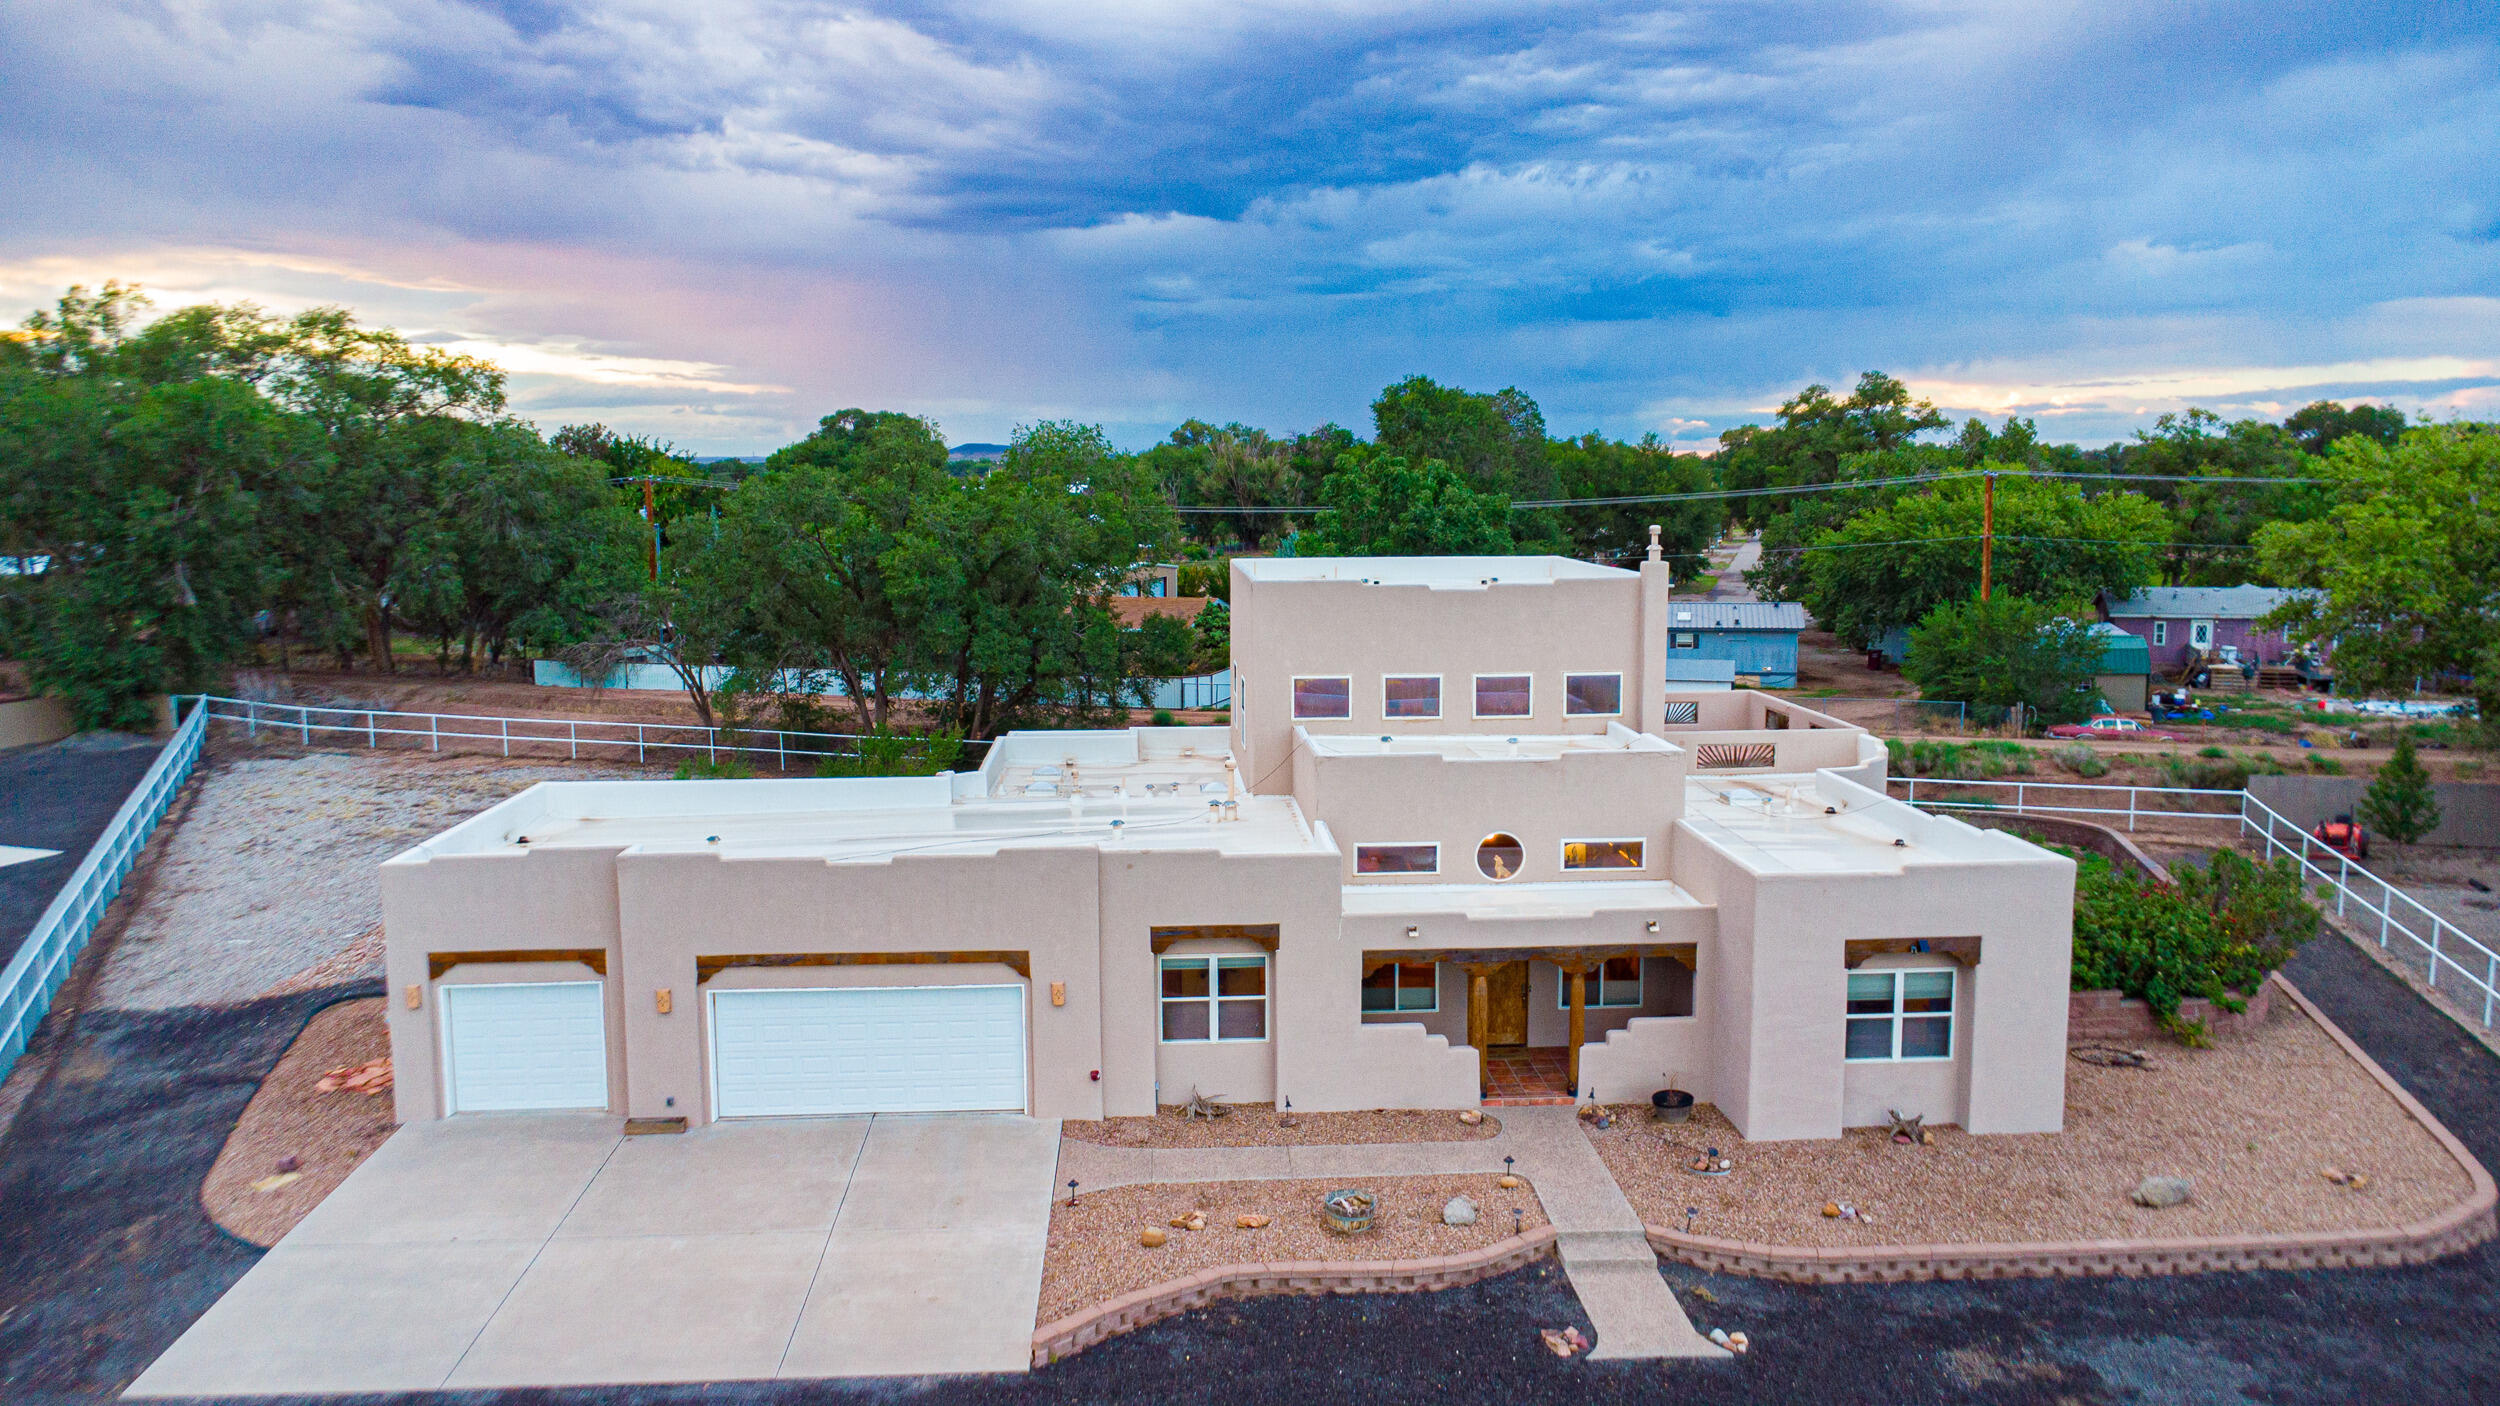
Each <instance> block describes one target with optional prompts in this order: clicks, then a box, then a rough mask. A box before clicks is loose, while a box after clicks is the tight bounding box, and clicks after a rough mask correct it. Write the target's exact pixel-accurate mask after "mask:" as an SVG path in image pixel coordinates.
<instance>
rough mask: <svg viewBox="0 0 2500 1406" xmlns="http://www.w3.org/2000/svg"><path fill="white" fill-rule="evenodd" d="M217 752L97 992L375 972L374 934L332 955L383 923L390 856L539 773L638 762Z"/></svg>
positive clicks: (209, 991) (133, 995)
mask: <svg viewBox="0 0 2500 1406" xmlns="http://www.w3.org/2000/svg"><path fill="white" fill-rule="evenodd" d="M213 750H214V751H215V753H216V755H215V756H214V757H213V759H212V762H211V764H210V765H208V766H206V767H205V768H204V769H203V772H202V775H201V777H200V778H199V779H198V780H196V781H194V782H193V785H194V786H195V787H196V788H197V794H196V796H195V797H194V799H193V801H192V804H191V810H190V813H189V815H188V816H187V817H186V818H185V819H184V820H183V822H182V823H181V825H179V826H178V827H175V828H173V829H172V830H171V831H170V833H169V834H166V835H162V836H160V837H159V838H158V840H157V841H156V843H157V844H159V845H163V846H165V849H164V853H163V857H162V859H161V861H160V863H159V868H158V872H157V875H156V878H155V881H154V885H153V887H152V889H151V891H150V892H149V894H148V896H147V900H146V902H145V903H144V904H142V905H141V906H140V907H139V909H138V910H137V911H136V912H134V913H132V914H131V917H130V924H129V927H128V929H127V930H126V931H125V932H124V934H123V936H122V938H121V940H120V942H119V943H118V944H116V945H115V947H114V949H113V954H112V957H111V960H110V961H109V962H108V963H107V964H106V966H105V969H104V970H103V972H102V973H101V976H100V980H99V981H98V983H97V990H96V993H95V1000H94V1003H95V1004H96V1005H99V1006H106V1007H116V1008H123V1009H146V1010H160V1009H166V1008H170V1007H176V1006H204V1005H222V1004H227V1003H230V1002H235V1001H244V1000H250V999H252V998H253V997H256V996H260V995H263V994H265V993H268V992H270V991H272V990H273V989H281V988H282V987H284V986H285V985H287V984H290V982H291V979H293V978H296V977H298V976H299V975H300V974H303V973H305V972H306V971H307V970H308V969H310V968H314V967H316V966H321V965H322V964H324V963H328V964H329V965H328V966H326V967H324V968H323V970H322V971H321V972H320V973H318V974H317V976H316V977H315V978H314V979H316V980H319V981H323V982H337V981H344V980H354V979H357V978H359V977H362V976H366V975H379V974H380V972H381V967H382V964H381V955H380V951H379V948H378V946H373V945H372V944H370V943H368V944H367V948H366V950H367V952H368V953H369V955H368V956H366V957H365V958H364V959H363V960H361V961H355V962H352V963H340V962H336V961H334V960H333V959H335V958H337V957H338V956H339V955H340V954H341V953H343V952H346V951H348V950H349V949H351V948H354V947H356V945H357V944H358V943H359V941H360V940H363V939H366V938H367V937H368V935H369V934H371V933H372V932H373V931H374V930H375V929H376V928H377V927H378V926H379V925H380V923H381V921H382V894H381V887H380V884H379V882H378V881H377V880H376V879H375V877H374V870H375V868H376V867H377V866H379V865H380V864H381V863H382V861H383V860H386V859H388V858H390V857H391V856H392V855H394V854H397V853H399V852H400V851H401V850H404V849H406V848H407V847H409V846H410V845H412V844H415V843H416V842H418V841H419V840H423V839H425V838H427V837H428V836H430V835H433V834H435V833H436V832H438V831H441V830H444V829H446V828H448V827H450V826H452V825H454V824H457V823H458V822H460V821H461V820H463V819H466V818H467V817H469V816H471V815H475V814H476V813H477V812H479V811H481V810H484V809H485V808H487V807H488V806H491V805H493V804H495V803H496V802H498V801H501V800H503V799H505V798H506V797H509V796H511V795H514V794H515V793H517V792H520V791H522V790H525V789H527V788H528V787H530V786H532V785H535V784H536V783H538V782H541V781H590V780H599V779H603V778H605V777H609V776H634V775H640V773H636V772H632V771H629V770H620V769H616V768H610V767H603V766H596V765H591V764H587V763H579V764H576V763H560V764H546V763H512V762H506V761H503V760H502V759H500V758H492V757H472V756H453V755H445V756H441V757H435V756H431V755H427V754H423V753H416V754H402V753H375V754H355V753H346V754H342V753H328V752H313V753H305V754H298V755H291V756H266V755H251V754H248V753H245V754H242V755H237V752H238V751H239V750H240V749H235V748H229V747H225V746H222V745H219V746H214V747H213ZM343 967H345V968H347V969H342V968H343ZM294 984H300V983H294Z"/></svg>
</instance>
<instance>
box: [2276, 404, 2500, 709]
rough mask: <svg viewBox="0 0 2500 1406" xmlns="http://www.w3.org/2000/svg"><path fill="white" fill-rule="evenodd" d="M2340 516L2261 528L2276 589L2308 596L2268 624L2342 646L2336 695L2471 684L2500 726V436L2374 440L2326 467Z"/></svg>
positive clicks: (2450, 429)
mask: <svg viewBox="0 0 2500 1406" xmlns="http://www.w3.org/2000/svg"><path fill="white" fill-rule="evenodd" d="M2320 471H2321V472H2322V473H2324V474H2325V475H2326V476H2327V477H2329V478H2330V479H2332V480H2333V481H2334V486H2333V489H2332V492H2333V495H2334V506H2333V507H2332V508H2330V509H2329V510H2328V511H2327V513H2326V515H2325V516H2324V517H2322V518H2319V519H2316V520H2314V521H2310V522H2295V523H2277V524H2273V525H2270V526H2267V527H2264V528H2261V529H2259V530H2258V532H2257V534H2256V545H2257V552H2258V557H2259V560H2260V561H2261V562H2262V563H2263V564H2264V566H2265V569H2266V571H2267V572H2268V573H2269V574H2270V575H2271V576H2272V578H2273V579H2274V580H2276V581H2279V582H2281V583H2282V584H2284V585H2288V586H2306V587H2309V588H2311V589H2310V591H2309V592H2308V593H2306V594H2304V595H2302V596H2300V597H2297V598H2295V599H2293V600H2291V601H2289V602H2287V603H2286V604H2285V605H2284V606H2282V607H2281V608H2280V609H2278V610H2276V611H2275V612H2274V613H2273V614H2272V615H2269V616H2268V617H2267V618H2266V622H2265V623H2266V624H2267V625H2268V626H2269V627H2271V628H2276V629H2281V630H2285V631H2287V632H2289V634H2290V635H2291V637H2292V638H2293V639H2295V640H2306V641H2327V640H2332V641H2334V645H2335V657H2334V661H2333V662H2334V667H2335V673H2336V690H2337V692H2339V693H2349V694H2353V695H2356V696H2367V695H2369V694H2373V693H2382V694H2384V693H2403V692H2409V691H2411V690H2412V689H2413V688H2414V687H2415V686H2416V685H2417V684H2425V683H2429V684H2434V685H2435V684H2437V683H2439V682H2441V681H2448V680H2455V681H2462V682H2463V686H2464V687H2466V688H2467V689H2469V690H2470V691H2471V692H2472V694H2473V696H2474V699H2475V701H2476V702H2477V703H2478V704H2479V705H2480V708H2481V712H2482V716H2483V718H2484V720H2485V724H2486V727H2489V726H2490V725H2491V724H2492V720H2494V719H2500V428H2495V427H2493V426H2490V425H2474V424H2456V425H2434V426H2424V427H2421V428H2417V429H2411V430H2407V431H2405V433H2404V436H2403V437H2402V438H2401V439H2400V440H2398V441H2397V443H2396V445H2395V447H2394V448H2392V449H2391V448H2389V447H2388V446H2386V445H2383V444H2381V443H2379V442H2378V441H2377V440H2375V439H2372V438H2369V437H2367V436H2364V435H2348V436H2346V437H2345V438H2343V439H2341V440H2338V441H2337V442H2336V444H2335V447H2334V449H2333V451H2332V452H2331V453H2329V454H2328V455H2327V457H2326V459H2325V460H2323V461H2321V462H2320Z"/></svg>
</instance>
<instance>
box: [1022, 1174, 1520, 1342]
mask: <svg viewBox="0 0 2500 1406" xmlns="http://www.w3.org/2000/svg"><path fill="white" fill-rule="evenodd" d="M1499 1181H1500V1178H1499V1177H1498V1176H1493V1175H1487V1174H1483V1173H1478V1174H1473V1175H1463V1176H1434V1177H1379V1178H1373V1179H1370V1180H1367V1181H1364V1182H1362V1183H1361V1189H1363V1190H1366V1191H1371V1192H1374V1193H1376V1194H1377V1195H1378V1196H1379V1198H1380V1205H1379V1209H1378V1210H1377V1211H1376V1212H1374V1214H1373V1218H1372V1224H1371V1228H1370V1229H1369V1230H1366V1231H1363V1232H1361V1233H1360V1234H1354V1235H1342V1234H1339V1233H1338V1232H1336V1231H1333V1230H1331V1229H1329V1228H1328V1225H1327V1223H1326V1222H1325V1221H1324V1220H1322V1219H1321V1217H1320V1198H1321V1197H1323V1196H1326V1195H1327V1194H1328V1193H1330V1192H1332V1191H1336V1190H1340V1189H1342V1188H1344V1187H1345V1186H1346V1185H1347V1183H1346V1182H1344V1181H1323V1180H1309V1181H1201V1182H1167V1183H1149V1184H1146V1185H1140V1186H1122V1187H1115V1188H1113V1189H1112V1190H1109V1191H1093V1192H1086V1193H1084V1194H1083V1195H1081V1196H1079V1197H1078V1198H1077V1203H1076V1204H1075V1205H1074V1206H1071V1205H1069V1204H1068V1203H1067V1202H1066V1201H1065V1200H1062V1201H1060V1202H1059V1203H1058V1204H1057V1205H1055V1206H1053V1207H1052V1208H1051V1212H1050V1248H1049V1251H1048V1252H1047V1254H1046V1255H1045V1257H1044V1258H1043V1260H1042V1301H1041V1306H1040V1308H1039V1310H1038V1311H1037V1312H1036V1314H1035V1322H1036V1324H1042V1323H1051V1322H1055V1321H1057V1320H1058V1319H1061V1318H1065V1317H1067V1316H1068V1315H1069V1314H1071V1313H1075V1312H1077V1311H1078V1310H1080V1309H1084V1308H1090V1307H1092V1306H1093V1305H1095V1304H1098V1303H1101V1302H1103V1301H1105V1300H1107V1299H1114V1298H1118V1297H1119V1296H1120V1295H1122V1294H1126V1293H1132V1292H1134V1291H1136V1290H1139V1289H1143V1288H1147V1287H1149V1286H1151V1285H1155V1284H1161V1283H1163V1282H1165V1281H1167V1280H1172V1279H1179V1278H1181V1277H1183V1276H1185V1275H1190V1274H1195V1273H1197V1272H1198V1271H1199V1270H1202V1269H1213V1268H1215V1267H1217V1266H1219V1265H1228V1264H1273V1263H1277V1262H1279V1261H1285V1260H1411V1259H1422V1258H1425V1257H1427V1256H1434V1255H1455V1254H1460V1253H1463V1252H1465V1251H1468V1250H1478V1249H1482V1248H1484V1247H1485V1246H1487V1245H1490V1244H1492V1243H1494V1242H1495V1241H1497V1240H1506V1239H1509V1238H1510V1236H1511V1235H1512V1234H1513V1233H1514V1231H1513V1224H1514V1223H1513V1221H1512V1220H1511V1212H1512V1211H1513V1210H1514V1209H1515V1210H1517V1211H1519V1212H1520V1217H1519V1220H1518V1221H1517V1222H1516V1224H1517V1227H1518V1228H1519V1229H1521V1230H1535V1229H1537V1228H1539V1227H1541V1226H1543V1225H1544V1224H1545V1208H1544V1207H1543V1206H1541V1205H1539V1204H1538V1203H1537V1199H1536V1190H1535V1188H1533V1187H1531V1186H1528V1185H1527V1184H1526V1183H1525V1182H1524V1181H1523V1182H1522V1183H1521V1185H1520V1186H1518V1187H1517V1188H1515V1189H1512V1190H1507V1191H1506V1190H1504V1189H1502V1187H1501V1186H1499V1185H1498V1184H1497V1183H1498V1182H1499ZM1454 1196H1465V1197H1467V1198H1469V1199H1470V1200H1472V1201H1474V1202H1475V1203H1476V1207H1477V1211H1478V1218H1477V1220H1476V1223H1475V1224H1473V1225H1456V1226H1454V1225H1444V1224H1442V1223H1441V1212H1442V1208H1443V1207H1445V1206H1447V1205H1448V1204H1449V1202H1450V1198H1452V1197H1454ZM1192 1212H1197V1213H1199V1214H1200V1215H1203V1216H1204V1217H1205V1218H1206V1228H1205V1229H1203V1230H1189V1229H1184V1228H1176V1227H1174V1226H1173V1225H1172V1224H1171V1222H1172V1221H1173V1220H1174V1219H1175V1218H1177V1217H1183V1216H1187V1215H1189V1214H1190V1213H1192ZM1244 1215H1247V1216H1253V1217H1256V1216H1265V1217H1267V1218H1268V1220H1269V1224H1267V1225H1265V1226H1263V1227H1260V1228H1258V1229H1244V1228H1242V1227H1241V1226H1240V1225H1238V1224H1237V1223H1236V1222H1235V1219H1234V1218H1235V1217H1237V1216H1244ZM1148 1230H1160V1231H1161V1232H1163V1235H1164V1237H1165V1239H1164V1243H1163V1244H1162V1245H1161V1246H1158V1247H1156V1248H1152V1249H1149V1248H1147V1247H1146V1246H1145V1245H1143V1244H1141V1243H1139V1241H1140V1237H1141V1236H1142V1235H1143V1234H1144V1233H1145V1232H1146V1231H1148Z"/></svg>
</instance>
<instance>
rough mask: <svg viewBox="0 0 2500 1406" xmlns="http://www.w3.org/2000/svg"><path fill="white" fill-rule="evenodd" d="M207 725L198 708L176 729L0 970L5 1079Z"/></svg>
mask: <svg viewBox="0 0 2500 1406" xmlns="http://www.w3.org/2000/svg"><path fill="white" fill-rule="evenodd" d="M207 730H208V710H207V709H206V708H196V707H195V708H193V709H192V711H191V716H190V717H188V718H186V719H184V720H183V724H182V726H180V727H178V728H176V729H174V736H173V740H172V741H170V742H168V743H166V744H165V750H164V751H162V752H159V753H158V754H157V757H156V762H155V764H154V765H152V766H150V767H149V768H148V771H147V775H145V776H143V777H141V778H140V779H139V784H138V785H137V786H135V787H133V788H132V789H131V792H130V796H129V798H128V799H127V800H124V801H123V802H122V805H121V809H120V810H118V811H115V812H114V813H113V821H112V823H111V824H109V825H107V826H105V827H104V833H103V834H102V835H99V836H97V837H96V842H95V844H94V845H93V846H92V847H91V848H89V849H88V851H87V857H86V858H85V859H84V860H82V861H80V863H79V865H78V868H77V869H76V870H75V871H74V872H72V873H71V875H70V877H69V882H68V883H66V884H63V885H62V886H61V891H60V892H59V893H58V894H56V895H54V896H53V899H52V903H51V905H50V906H49V907H47V908H45V909H44V910H43V916H42V917H40V918H37V919H36V920H35V927H34V930H33V931H32V932H29V933H28V934H26V942H25V944H24V945H23V946H21V947H19V948H18V949H17V952H16V954H15V955H14V956H12V957H10V958H9V964H8V966H7V967H6V968H5V969H0V1079H5V1078H7V1077H8V1076H9V1070H10V1068H11V1067H13V1066H14V1065H15V1064H16V1063H17V1058H18V1056H19V1055H22V1054H24V1053H25V1052H26V1043H27V1041H29V1040H31V1039H33V1038H34V1034H35V1027H36V1026H38V1025H40V1024H42V1023H43V1016H44V1012H45V1011H47V1010H50V1009H51V1007H52V997H53V993H55V992H57V991H59V990H60V989H61V983H62V982H64V981H66V980H68V979H69V971H70V964H71V963H72V962H74V961H76V960H77V958H78V954H79V952H80V951H81V950H82V949H84V948H85V947H86V945H87V939H88V937H90V936H91V935H93V934H94V932H95V925H96V922H97V920H98V919H100V918H102V917H103V916H104V906H105V905H106V904H108V903H110V902H112V901H113V895H114V894H116V893H119V892H121V886H122V879H123V878H124V877H125V876H126V875H128V874H129V873H130V866H131V865H132V864H133V863H135V862H136V861H137V860H138V858H139V851H140V849H141V848H143V847H144V846H145V845H146V844H147V842H148V836H149V835H151V834H153V833H155V830H156V822H157V821H159V820H161V819H163V818H164V815H165V807H166V806H168V805H170V804H171V803H172V802H173V798H174V793H175V792H177V791H179V790H181V789H182V783H183V780H184V779H185V778H187V777H188V776H190V774H191V768H192V765H193V764H194V763H196V762H197V761H198V760H199V758H200V741H201V739H202V738H204V737H205V736H207Z"/></svg>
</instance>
